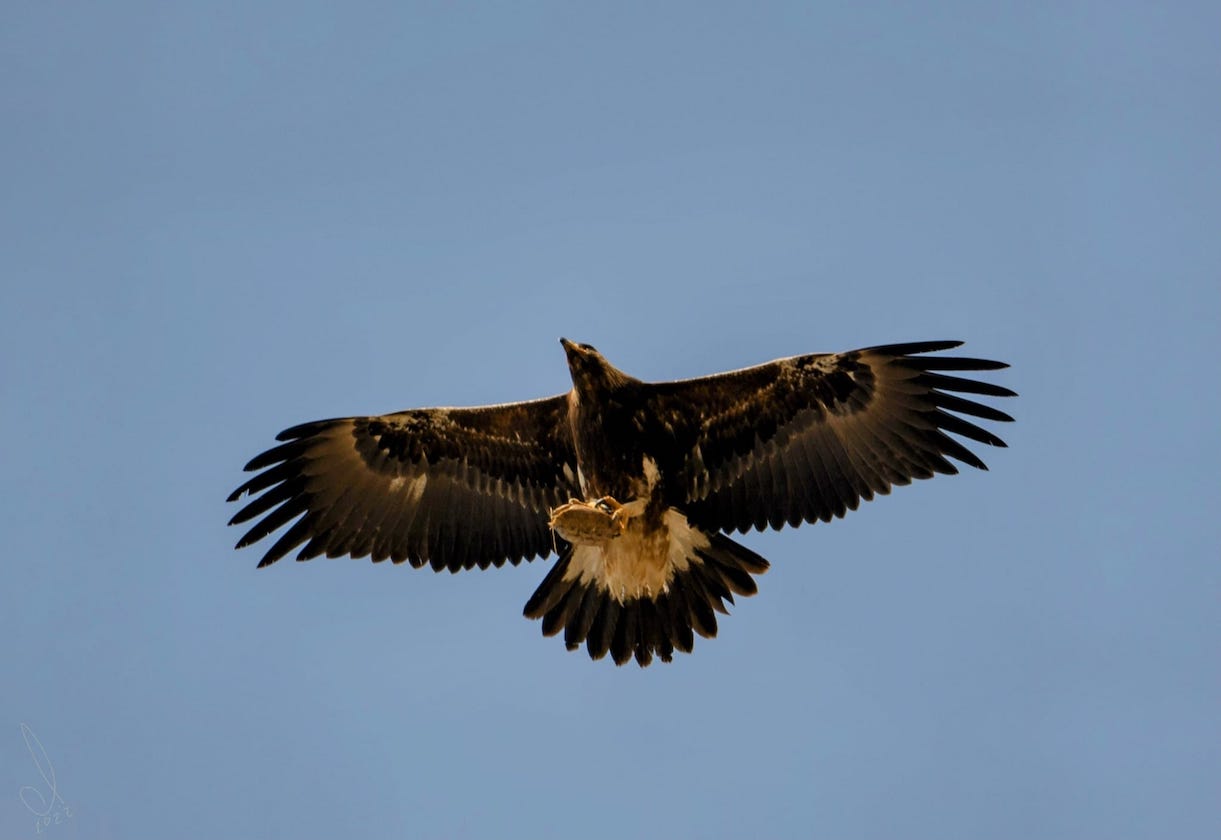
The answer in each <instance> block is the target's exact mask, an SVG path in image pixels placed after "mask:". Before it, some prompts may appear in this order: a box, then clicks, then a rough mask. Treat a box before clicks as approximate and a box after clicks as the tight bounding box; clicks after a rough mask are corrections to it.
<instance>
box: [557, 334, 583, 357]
mask: <svg viewBox="0 0 1221 840" xmlns="http://www.w3.org/2000/svg"><path fill="white" fill-rule="evenodd" d="M560 345H561V346H562V347H563V348H564V352H565V353H567V354H568V361H569V362H575V361H576V360H578V359H584V358H588V356H589V351H588V350H586V349H585V348H583V347H582V346H581V345H579V344H577V343H576V342H575V341H569V340H568V339H566V338H561V339H560Z"/></svg>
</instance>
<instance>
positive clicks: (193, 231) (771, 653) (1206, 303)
mask: <svg viewBox="0 0 1221 840" xmlns="http://www.w3.org/2000/svg"><path fill="white" fill-rule="evenodd" d="M2 19H3V20H2V25H0V109H2V113H3V114H4V129H3V131H2V132H0V161H2V162H3V179H2V180H3V189H0V237H2V240H3V242H2V247H0V284H2V285H0V348H2V353H0V460H2V463H3V471H2V477H0V482H2V487H3V505H2V506H0V527H2V533H3V534H4V544H5V545H4V547H5V559H4V563H3V585H2V586H0V638H2V639H3V642H4V650H5V654H4V658H3V662H4V691H3V692H2V693H0V836H3V837H5V838H23V837H35V836H37V835H36V833H35V826H34V816H33V814H32V813H31V812H30V811H29V809H28V808H27V807H26V806H25V805H24V804H23V803H22V800H21V799H20V797H19V796H18V791H19V789H20V788H22V786H31V787H33V788H35V789H44V790H45V788H46V784H45V783H44V782H43V781H42V779H41V776H40V771H39V768H38V766H37V765H36V763H35V761H34V760H33V759H32V758H31V756H30V754H29V753H28V752H27V749H26V745H25V743H24V742H23V739H22V731H21V728H20V727H21V724H22V723H25V724H27V725H28V726H30V727H31V728H32V731H34V732H36V733H37V737H38V739H39V740H40V742H41V744H42V745H43V747H44V748H45V751H46V754H45V755H46V757H45V760H43V764H44V769H45V764H46V762H50V763H52V764H53V771H54V779H55V783H56V785H57V788H58V791H59V794H60V795H61V796H62V798H63V800H64V802H66V803H67V804H68V805H69V806H71V808H73V812H72V816H71V818H70V819H66V820H65V821H63V822H62V823H61V824H58V825H52V826H50V827H49V828H48V829H47V830H46V831H45V832H44V835H45V836H50V837H52V838H64V837H82V838H84V837H88V838H124V840H126V839H127V838H140V837H181V838H215V837H276V836H282V837H294V838H324V837H328V838H329V837H345V836H353V835H356V836H403V837H413V838H414V837H420V838H454V837H457V838H461V837H506V838H511V837H554V838H569V837H583V838H602V837H607V838H610V837H616V838H617V837H630V836H639V837H650V836H652V837H663V836H665V837H748V836H759V837H796V836H819V837H834V838H894V837H906V838H941V839H942V840H944V838H980V837H986V838H993V839H994V840H995V839H996V838H1023V839H1025V838H1031V837H1039V838H1044V840H1046V839H1047V838H1091V837H1114V838H1142V837H1150V838H1152V837H1159V838H1160V837H1175V838H1198V837H1215V836H1217V830H1218V827H1219V825H1221V805H1219V804H1218V790H1219V789H1221V747H1219V745H1221V714H1219V710H1221V703H1219V701H1221V672H1219V669H1218V662H1219V661H1221V659H1219V657H1218V653H1219V650H1218V648H1219V644H1218V642H1219V640H1221V565H1219V563H1218V559H1219V558H1221V551H1219V548H1221V526H1219V519H1221V480H1219V478H1218V473H1219V470H1221V439H1219V437H1218V430H1219V425H1218V416H1219V414H1221V387H1218V383H1219V381H1221V380H1219V378H1218V364H1217V355H1218V352H1219V351H1221V235H1219V232H1221V152H1219V148H1221V147H1219V146H1218V137H1219V136H1221V98H1219V96H1218V92H1219V91H1221V50H1218V49H1217V41H1216V37H1217V33H1218V32H1221V7H1218V6H1217V4H1215V3H1166V4H1147V3H1126V2H1117V3H1116V2H1109V3H1061V4H1038V3H1020V4H1007V3H1006V4H978V3H942V4H934V5H925V6H915V5H911V4H895V5H885V4H879V5H870V6H866V5H865V4H857V3H823V4H817V5H816V4H804V3H793V4H780V3H776V4H768V5H767V6H757V5H751V4H711V3H699V4H694V3H675V4H665V5H664V6H662V5H660V4H635V3H625V4H614V5H611V4H603V5H600V6H593V5H589V4H558V3H540V4H496V5H492V4H468V5H457V4H452V5H451V4H435V3H430V4H396V3H381V4H345V5H340V4H327V3H268V4H258V5H254V4H246V3H216V4H169V3H130V2H109V3H95V4H84V3H58V2H47V1H46V0H40V2H26V1H25V0H13V1H12V2H8V3H6V4H5V5H4V10H3V13H2ZM560 335H566V336H570V337H572V338H575V339H577V340H581V341H588V342H592V343H594V344H596V345H597V346H598V347H599V348H600V349H601V350H603V351H604V352H605V353H606V354H607V356H608V357H609V358H610V359H611V360H612V361H613V362H614V363H616V364H617V365H619V366H620V367H622V368H624V369H625V370H627V371H629V372H631V373H634V374H636V375H638V376H641V377H644V378H651V379H668V378H676V377H687V376H697V375H700V374H704V373H711V372H714V371H719V370H724V369H729V368H735V367H741V366H744V365H747V364H753V363H757V362H762V361H766V360H768V359H772V358H776V357H779V356H786V355H792V354H795V353H801V352H811V351H822V350H841V349H848V348H851V347H857V346H863V345H868V344H874V343H880V342H888V341H903V340H918V339H929V338H932V339H941V338H964V339H967V340H968V345H967V348H966V350H967V352H969V353H971V354H974V355H982V356H985V357H995V358H1001V359H1005V360H1007V361H1009V362H1011V363H1012V364H1013V369H1012V370H1010V371H1006V372H1003V373H1000V374H997V375H996V376H995V377H992V379H993V381H997V382H1000V383H1002V384H1005V385H1007V386H1010V387H1012V388H1014V389H1016V390H1018V391H1019V392H1021V397H1020V398H1019V399H1018V400H1015V401H1008V402H1007V403H1006V404H1005V405H1004V406H1003V407H1005V408H1006V409H1008V410H1010V411H1012V412H1013V413H1014V414H1015V415H1016V416H1017V417H1018V418H1019V422H1018V423H1016V424H1014V425H1013V426H1011V427H1008V428H1006V429H1003V430H1001V431H1002V433H1003V434H1004V436H1005V437H1006V438H1007V439H1008V441H1009V443H1010V448H1009V449H1008V450H1003V451H995V450H993V451H986V452H982V453H981V454H983V455H984V456H985V458H986V460H987V461H988V463H989V464H990V466H991V467H992V471H991V472H989V473H986V474H985V473H974V472H973V473H972V474H969V475H962V476H959V477H956V478H953V479H938V480H936V481H933V482H922V483H920V484H919V485H917V486H915V487H911V488H902V489H900V490H898V491H896V493H895V494H893V495H892V496H890V497H886V498H883V499H881V500H880V501H875V502H873V503H871V504H869V505H867V506H865V507H864V508H863V509H862V510H860V511H858V512H857V513H855V514H853V515H851V516H850V517H849V518H847V519H846V520H843V521H840V522H836V523H834V524H832V525H817V526H814V527H805V528H802V529H800V530H797V531H792V530H788V531H785V532H782V533H767V534H752V535H750V536H748V537H746V538H745V541H746V542H747V543H748V544H749V545H750V546H751V547H753V548H755V549H756V550H758V551H760V552H761V553H763V554H764V555H765V556H767V557H768V558H769V559H770V560H771V561H772V563H773V568H772V570H771V571H770V572H769V573H768V574H767V575H766V576H765V577H764V578H763V579H762V580H761V593H760V595H759V596H758V597H756V598H752V599H746V600H743V601H740V603H739V605H738V606H737V607H736V609H735V610H734V615H733V616H732V617H730V618H728V619H726V620H724V621H723V622H722V625H721V636H720V638H718V639H716V640H714V641H700V642H698V643H697V648H696V653H695V654H694V655H693V656H682V657H679V658H678V659H677V661H676V662H674V663H673V664H672V665H670V666H658V665H655V666H653V667H651V668H649V669H648V670H645V671H642V670H640V669H637V668H636V667H635V666H630V667H625V668H621V669H616V668H614V667H613V666H611V665H609V664H608V663H607V662H597V663H591V662H590V661H588V660H587V659H586V658H585V657H584V655H583V654H581V655H576V654H567V653H565V651H564V650H563V645H562V644H561V643H560V642H558V641H556V640H554V639H546V640H544V639H542V638H541V637H540V633H539V625H538V624H537V623H534V622H528V621H526V620H524V619H522V618H521V616H520V611H521V607H522V605H523V603H524V602H525V600H526V598H527V597H528V596H529V594H530V593H531V592H532V591H533V589H534V587H535V586H536V584H537V583H538V581H539V580H540V579H541V578H542V576H543V575H544V573H545V572H546V569H547V566H546V565H545V564H539V563H535V564H533V565H529V566H523V567H520V568H516V569H513V568H507V569H503V570H500V571H497V572H489V573H482V574H479V573H466V574H461V575H457V576H451V575H448V574H442V575H434V574H433V573H431V572H428V571H412V570H411V569H408V568H395V567H391V566H389V565H385V566H378V567H373V566H371V565H370V564H369V563H368V562H367V561H360V562H353V561H349V560H336V561H314V562H312V563H308V564H299V565H298V564H293V563H291V562H282V563H280V564H279V565H277V566H275V567H273V568H271V569H267V570H263V571H259V572H256V571H255V568H254V566H255V562H256V561H257V559H258V556H257V554H256V553H254V552H252V551H246V552H242V553H240V554H239V553H234V552H233V551H232V550H231V548H232V543H233V542H234V541H235V540H236V539H237V537H238V536H240V534H239V533H237V532H236V531H235V530H234V529H226V528H225V526H224V523H225V521H226V520H227V519H228V517H229V516H230V515H231V514H232V513H233V509H232V506H226V505H225V504H224V501H223V500H224V497H225V496H226V494H227V493H228V492H229V491H230V490H231V489H232V488H233V487H234V486H236V484H237V483H238V482H239V481H240V480H241V474H240V471H239V470H240V467H241V465H242V464H243V463H244V462H245V460H246V459H247V458H249V457H251V456H252V455H254V454H256V453H257V452H259V451H261V450H262V449H263V448H265V447H266V446H267V445H268V444H269V443H271V441H272V436H273V435H274V434H275V433H276V432H278V431H279V430H280V429H282V428H284V427H286V426H288V425H291V424H294V423H297V422H301V421H305V420H310V419H314V418H318V417H325V416H334V415H344V414H361V413H374V412H381V411H389V410H395V409H400V408H407V407H414V406H427V405H464V404H480V403H487V402H500V401H507V400H515V399H524V398H528V397H537V396H545V395H548V394H553V393H558V392H560V391H562V390H566V389H567V387H568V379H567V371H566V368H565V364H564V359H563V354H562V352H561V350H560V347H559V345H558V344H557V343H556V338H557V337H558V336H560Z"/></svg>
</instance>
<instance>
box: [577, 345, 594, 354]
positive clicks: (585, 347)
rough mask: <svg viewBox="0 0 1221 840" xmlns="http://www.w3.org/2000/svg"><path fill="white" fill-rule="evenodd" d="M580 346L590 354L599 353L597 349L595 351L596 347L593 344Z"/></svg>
mask: <svg viewBox="0 0 1221 840" xmlns="http://www.w3.org/2000/svg"><path fill="white" fill-rule="evenodd" d="M579 346H580V348H581V349H582V350H586V351H588V352H590V353H597V352H598V351H597V349H595V348H594V346H593V345H592V344H581V345H579Z"/></svg>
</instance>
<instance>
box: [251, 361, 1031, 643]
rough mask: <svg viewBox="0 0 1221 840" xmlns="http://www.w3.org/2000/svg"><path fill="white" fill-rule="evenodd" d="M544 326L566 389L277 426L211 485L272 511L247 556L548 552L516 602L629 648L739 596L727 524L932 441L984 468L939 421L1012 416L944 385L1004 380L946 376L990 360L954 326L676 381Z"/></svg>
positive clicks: (845, 486)
mask: <svg viewBox="0 0 1221 840" xmlns="http://www.w3.org/2000/svg"><path fill="white" fill-rule="evenodd" d="M561 343H562V344H563V346H564V350H565V352H566V354H567V356H568V368H569V372H570V373H571V375H572V385H573V387H572V390H570V391H569V392H568V393H567V394H562V395H559V396H556V397H549V398H547V399H540V400H533V401H530V402H520V403H507V404H504V405H492V406H483V407H479V408H429V409H413V410H409V411H400V412H395V413H393V414H384V415H379V416H372V417H345V418H338V419H333V420H320V421H316V422H313V423H305V424H303V425H300V426H294V427H292V428H291V429H286V430H285V431H283V432H281V433H280V434H279V435H277V437H276V439H277V440H278V441H281V443H280V445H278V446H276V447H273V448H272V449H269V450H267V451H266V452H264V453H263V454H261V455H259V456H257V457H255V458H254V459H253V460H251V461H250V463H248V464H247V465H246V470H247V471H250V472H255V473H256V474H255V475H254V476H253V477H252V478H251V479H250V480H248V481H246V482H245V483H244V484H242V485H241V486H240V487H238V488H237V489H236V490H235V491H234V492H233V493H232V495H230V496H229V501H237V500H238V499H241V498H242V497H244V496H247V495H249V496H253V497H254V498H252V499H251V500H250V501H248V502H247V503H246V505H245V507H243V508H242V509H241V510H239V511H238V513H237V515H235V516H234V517H233V519H232V520H231V521H230V524H231V525H235V524H239V523H244V522H249V521H251V520H255V523H254V525H253V527H251V528H250V530H249V531H248V532H247V533H246V534H245V536H243V537H242V538H241V540H239V541H238V544H237V547H238V548H242V547H244V546H247V545H250V544H252V543H255V542H258V541H259V540H262V539H264V538H265V537H269V536H270V535H271V534H273V533H274V532H276V531H278V530H279V529H281V528H283V527H284V526H286V525H287V526H288V528H287V529H286V530H285V531H283V533H281V534H280V535H279V537H278V538H277V539H276V540H275V542H274V543H272V545H271V547H270V548H269V549H268V550H267V552H266V553H265V554H264V555H263V559H262V560H261V561H260V563H259V565H260V566H266V565H270V564H271V563H274V562H275V561H277V560H279V559H280V558H282V557H284V556H286V555H288V554H289V553H291V552H294V551H296V552H297V554H296V557H297V559H298V560H308V559H310V558H312V557H319V556H322V555H325V556H327V557H340V556H343V555H351V556H352V557H365V556H371V557H372V559H373V561H374V562H380V561H382V560H386V559H389V560H391V561H393V562H395V563H401V562H403V561H406V562H408V563H410V564H411V565H412V566H416V567H420V566H423V565H425V564H427V565H430V566H432V567H433V568H434V569H436V570H438V571H440V570H441V569H449V570H450V571H458V570H459V569H470V568H472V567H475V566H478V567H479V568H481V569H486V568H487V567H488V566H502V565H504V563H505V561H508V562H510V563H512V564H514V565H516V564H517V563H520V562H521V561H522V560H532V559H534V558H535V557H546V556H547V555H548V554H550V553H551V552H552V551H553V550H555V551H557V552H558V554H559V560H558V561H557V562H556V564H555V565H554V566H553V567H552V568H551V570H550V571H549V572H548V574H547V576H546V577H545V578H544V579H543V582H542V583H541V584H540V585H539V587H538V589H537V590H536V591H535V593H534V595H533V596H531V598H530V600H529V601H528V602H527V603H526V607H525V614H526V615H527V616H528V617H530V618H541V619H542V621H543V632H544V634H546V635H549V636H550V635H554V634H556V633H559V632H560V631H561V630H563V631H564V641H565V644H566V645H567V647H568V648H569V649H570V650H573V649H576V648H578V647H580V646H581V645H582V644H584V645H585V647H586V649H587V650H588V652H589V655H590V656H591V657H593V658H594V659H600V658H602V657H604V656H606V655H607V654H608V653H609V654H610V655H611V657H612V658H613V660H614V661H615V662H616V663H617V664H620V665H621V664H623V663H625V662H627V661H628V660H630V659H631V658H632V657H635V659H636V661H637V662H638V663H639V664H640V665H641V666H644V665H648V664H649V663H650V662H651V661H652V659H653V657H654V655H656V656H658V657H660V658H661V659H662V660H663V661H669V660H670V658H671V656H672V654H673V652H674V651H675V650H680V651H684V652H690V651H691V649H692V646H693V644H694V635H695V634H697V633H698V634H699V635H701V636H704V637H705V638H710V637H712V636H715V635H716V631H717V620H716V613H717V612H720V613H725V612H726V610H725V604H726V603H727V602H728V603H732V602H733V596H734V595H753V594H755V592H756V586H755V581H754V578H753V576H754V575H758V574H761V573H763V572H764V571H766V570H767V567H768V563H767V561H766V560H764V559H763V558H762V557H760V556H759V555H758V554H756V553H755V552H753V551H751V550H750V549H748V548H746V547H745V546H743V545H741V544H739V543H737V542H735V541H734V540H732V539H730V538H729V537H728V536H727V535H726V533H727V532H733V531H741V532H746V531H748V530H749V529H751V528H757V529H760V530H762V529H764V528H765V527H768V526H770V527H772V528H780V527H782V526H783V525H785V524H788V525H799V524H801V523H802V522H814V521H816V520H822V521H824V522H828V521H830V520H831V519H832V518H833V517H839V516H843V515H844V514H845V513H846V512H847V511H849V510H855V509H856V508H857V506H858V504H859V503H860V501H861V499H865V500H869V499H872V498H873V496H874V494H875V493H889V492H890V488H891V487H892V486H893V485H896V484H909V483H910V482H911V480H912V479H915V478H931V477H932V476H933V475H935V474H937V473H946V474H952V473H956V472H957V471H958V470H957V468H956V467H955V465H954V463H953V461H958V462H960V463H963V464H967V465H969V466H972V467H977V468H979V469H987V467H986V466H984V463H983V461H981V460H980V459H979V458H978V457H977V456H976V455H975V454H974V453H973V452H972V451H971V450H969V449H968V448H967V447H966V446H965V445H964V444H963V443H961V442H959V441H958V440H957V439H956V438H953V437H950V435H949V434H947V433H952V434H954V435H957V436H959V437H962V438H966V439H968V440H971V441H975V442H976V443H983V444H988V445H991V446H1004V445H1005V444H1004V442H1003V441H1002V440H1001V439H1000V438H999V437H997V436H996V435H994V434H993V433H992V432H990V431H988V430H986V429H984V428H982V427H981V426H979V425H977V424H976V422H975V421H978V420H991V421H1000V422H1005V421H1010V420H1012V419H1013V418H1011V417H1010V416H1009V415H1007V414H1005V413H1004V412H1002V411H999V410H997V409H995V408H992V407H990V406H988V405H984V404H983V403H980V402H977V401H975V400H974V399H969V398H967V397H963V396H959V395H960V394H969V395H972V396H988V397H1010V396H1014V393H1013V391H1011V390H1009V389H1008V388H1004V387H1001V386H999V385H994V384H991V383H988V382H982V381H980V380H977V379H973V378H967V377H963V376H960V375H958V374H962V373H971V372H976V371H989V370H998V369H1000V368H1004V367H1007V365H1005V364H1004V363H1001V362H993V361H988V360H985V359H972V358H964V357H960V356H945V355H937V354H939V353H940V352H941V351H945V350H950V349H952V348H954V347H957V346H959V344H961V342H957V341H930V342H922V343H913V344H890V345H883V346H878V347H869V348H865V349H863V350H853V351H850V352H847V353H825V354H822V353H820V354H811V355H805V356H794V357H791V358H787V359H779V360H776V361H773V362H768V363H767V364H763V365H758V366H756V367H750V368H745V369H743V370H738V371H733V372H730V373H722V374H717V375H715V376H707V377H702V378H699V379H688V380H682V381H678V382H642V381H641V380H639V379H635V378H633V377H631V376H628V375H627V374H625V373H623V372H622V371H620V370H618V369H617V368H615V367H614V366H613V365H611V364H610V363H609V362H607V361H606V359H605V358H603V357H602V355H601V354H600V353H598V351H597V350H595V349H594V348H593V347H590V346H589V345H587V344H576V343H573V342H571V341H568V340H566V339H561ZM930 354H933V355H930ZM964 416H965V417H964ZM966 417H969V418H972V419H970V420H968V419H965V418H966ZM260 494H261V495H260ZM294 520H295V521H294ZM290 523H291V524H290Z"/></svg>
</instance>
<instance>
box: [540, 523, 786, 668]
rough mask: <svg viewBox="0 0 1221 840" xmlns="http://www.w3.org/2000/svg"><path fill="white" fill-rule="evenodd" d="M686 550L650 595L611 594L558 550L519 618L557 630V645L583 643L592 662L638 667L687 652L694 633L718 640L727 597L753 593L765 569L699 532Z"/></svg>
mask: <svg viewBox="0 0 1221 840" xmlns="http://www.w3.org/2000/svg"><path fill="white" fill-rule="evenodd" d="M703 536H704V537H705V540H702V541H700V543H697V544H695V545H693V546H692V547H691V549H690V553H689V555H688V556H687V558H686V561H687V562H686V564H685V567H683V568H676V569H675V571H674V574H673V577H672V578H671V579H670V581H669V583H668V585H667V586H666V588H665V589H664V591H662V592H659V593H657V594H655V595H642V596H639V597H626V598H624V597H623V595H622V593H620V594H619V595H618V596H616V594H615V593H613V592H611V591H610V589H609V588H607V587H606V586H605V585H604V584H601V583H600V581H599V580H598V579H597V578H590V577H588V576H583V575H581V574H578V573H577V570H574V569H573V568H572V564H573V562H574V553H575V552H576V550H577V547H576V546H573V545H568V544H565V545H563V549H562V551H561V553H560V559H559V560H558V561H557V562H556V564H555V566H554V567H553V568H552V569H551V571H550V572H548V574H547V576H546V577H545V578H543V582H542V583H541V584H539V587H538V589H537V590H535V592H534V594H533V595H531V596H530V600H529V601H527V602H526V606H525V610H524V613H525V616H526V617H527V618H535V619H537V618H541V619H542V620H543V635H545V636H554V635H556V634H558V633H559V632H560V630H563V631H564V645H565V647H567V648H568V649H569V650H576V649H577V648H579V647H580V646H581V645H582V644H584V645H585V649H586V651H587V652H588V653H589V656H590V658H591V659H602V658H603V657H605V656H606V655H607V654H608V653H609V654H610V656H611V658H612V659H613V660H614V662H615V664H616V665H623V664H625V663H626V662H628V661H629V660H630V659H632V658H633V657H635V659H636V662H637V663H638V664H639V665H640V666H641V667H642V668H643V667H644V666H646V665H648V664H649V663H651V662H652V661H653V657H654V656H656V657H658V658H659V659H661V661H663V662H669V661H671V659H672V658H673V654H674V651H676V650H677V651H680V652H682V653H690V652H691V650H692V649H693V648H694V647H695V634H696V633H698V634H699V635H700V636H703V637H704V638H705V639H711V638H714V637H715V636H716V634H717V619H716V613H717V612H720V613H722V614H725V615H728V614H729V612H728V610H727V609H726V606H725V605H726V603H729V604H732V603H733V602H734V601H733V596H734V595H735V594H737V595H743V596H750V595H754V594H755V592H757V591H758V588H757V586H756V585H755V581H754V578H753V577H752V576H753V575H760V574H763V573H764V572H766V571H767V568H768V562H767V561H766V560H765V559H763V558H762V557H760V556H759V555H758V554H756V553H755V552H753V551H751V550H750V549H749V548H746V547H745V546H743V545H741V544H739V543H736V542H734V541H733V540H731V539H730V538H729V537H726V536H725V535H723V534H719V533H714V534H706V533H705V534H703Z"/></svg>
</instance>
